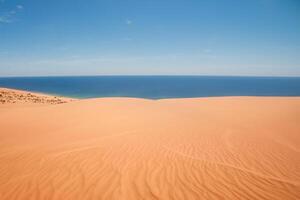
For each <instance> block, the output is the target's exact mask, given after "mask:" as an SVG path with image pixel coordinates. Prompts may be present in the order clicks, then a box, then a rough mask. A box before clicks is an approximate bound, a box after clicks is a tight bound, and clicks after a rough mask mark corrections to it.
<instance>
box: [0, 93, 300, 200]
mask: <svg viewBox="0 0 300 200" xmlns="http://www.w3.org/2000/svg"><path fill="white" fill-rule="evenodd" d="M20 112H22V114H20ZM40 113H43V117H41V115H40ZM279 113H280V116H279ZM24 115H26V119H25V118H24V117H23V116H24ZM53 116H55V117H53ZM298 116H300V101H299V98H209V99H185V100H163V101H147V100H138V99H98V100H85V101H77V102H73V103H68V104H63V105H58V106H49V107H47V106H43V107H32V108H30V107H28V106H27V107H26V108H21V107H16V108H13V107H12V108H11V109H10V110H7V109H6V110H5V112H1V107H0V127H1V134H0V137H1V138H0V139H1V140H0V155H1V156H0V199H1V200H2V199H3V200H11V199H63V200H66V199H70V200H76V199H78V200H81V199H272V200H273V199H275V200H276V199H300V186H299V183H300V159H299V158H300V157H299V152H298V151H295V150H294V149H299V147H300V144H299V142H298V141H299V136H298V133H299V132H300V131H299V130H300V127H299V124H300V123H298V122H299V119H300V118H298ZM54 118H55V120H53V119H54ZM28 121H31V122H36V123H31V124H28V123H27V122H28ZM283 130H288V131H283ZM291 147H293V148H291Z"/></svg>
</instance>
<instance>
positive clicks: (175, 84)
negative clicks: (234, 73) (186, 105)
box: [0, 76, 300, 99]
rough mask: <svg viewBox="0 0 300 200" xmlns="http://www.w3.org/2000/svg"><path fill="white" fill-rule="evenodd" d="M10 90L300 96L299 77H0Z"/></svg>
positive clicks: (98, 94)
mask: <svg viewBox="0 0 300 200" xmlns="http://www.w3.org/2000/svg"><path fill="white" fill-rule="evenodd" d="M0 87H8V88H15V89H22V90H29V91H35V92H42V93H47V94H55V95H60V96H67V97H76V98H94V97H139V98H148V99H162V98H187V97H211V96H300V77H293V78H291V77H230V76H228V77H227V76H82V77H11V78H0Z"/></svg>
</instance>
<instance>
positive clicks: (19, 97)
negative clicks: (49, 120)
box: [0, 88, 72, 104]
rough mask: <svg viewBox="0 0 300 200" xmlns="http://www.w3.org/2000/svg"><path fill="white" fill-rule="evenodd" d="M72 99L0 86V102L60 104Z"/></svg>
mask: <svg viewBox="0 0 300 200" xmlns="http://www.w3.org/2000/svg"><path fill="white" fill-rule="evenodd" d="M71 100H72V99H70V98H64V97H56V96H50V95H44V94H37V93H32V92H26V91H20V90H13V89H7V88H0V104H32V103H34V104H61V103H67V102H70V101H71Z"/></svg>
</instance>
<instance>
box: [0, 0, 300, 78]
mask: <svg viewBox="0 0 300 200" xmlns="http://www.w3.org/2000/svg"><path fill="white" fill-rule="evenodd" d="M138 74H142V75H166V74H168V75H247V76H249V75H262V76H264V75H267V76H300V1H299V0H0V76H40V75H43V76H44V75H138Z"/></svg>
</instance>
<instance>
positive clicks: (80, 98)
mask: <svg viewBox="0 0 300 200" xmlns="http://www.w3.org/2000/svg"><path fill="white" fill-rule="evenodd" d="M3 90H4V91H12V92H16V93H31V94H35V95H38V96H45V97H55V98H59V99H64V100H68V101H75V100H76V101H82V100H92V99H115V98H118V99H144V100H150V101H161V100H168V99H169V100H176V99H177V100H180V99H183V100H184V99H208V98H209V99H210V98H300V96H296V95H295V96H292V95H291V96H269V95H266V96H251V95H245V96H241V95H239V96H234V95H232V96H231V95H225V96H196V97H170V98H168V97H167V98H143V97H131V96H105V97H87V98H84V97H69V96H63V95H58V94H52V93H44V92H36V91H30V90H20V89H14V88H7V87H0V92H1V91H3Z"/></svg>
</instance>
